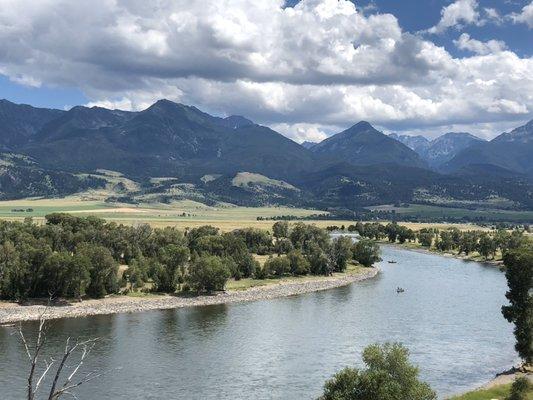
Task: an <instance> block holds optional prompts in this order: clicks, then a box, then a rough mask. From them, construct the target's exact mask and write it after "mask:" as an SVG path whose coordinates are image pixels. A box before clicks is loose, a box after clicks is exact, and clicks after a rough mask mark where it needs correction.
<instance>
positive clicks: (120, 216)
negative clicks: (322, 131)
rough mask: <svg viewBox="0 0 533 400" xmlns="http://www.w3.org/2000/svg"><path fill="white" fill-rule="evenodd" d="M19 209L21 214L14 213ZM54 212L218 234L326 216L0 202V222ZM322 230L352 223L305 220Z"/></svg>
mask: <svg viewBox="0 0 533 400" xmlns="http://www.w3.org/2000/svg"><path fill="white" fill-rule="evenodd" d="M14 210H22V211H14ZM55 212H66V213H72V214H75V215H79V216H82V215H94V216H98V217H100V218H105V219H106V220H108V221H114V222H117V223H122V224H125V225H136V224H141V223H147V224H150V225H151V226H153V227H165V226H173V227H177V228H180V229H184V228H195V227H198V226H202V225H213V226H216V227H217V228H219V229H220V230H221V231H224V232H228V231H232V230H234V229H238V228H246V227H254V228H262V229H271V227H272V224H273V223H274V221H272V220H270V219H267V220H258V219H257V218H259V217H260V218H273V217H279V216H283V215H292V216H296V217H309V216H312V215H319V214H327V212H325V211H319V210H312V209H304V208H295V207H282V206H271V207H240V206H235V205H232V204H227V203H219V204H217V205H216V206H208V205H205V204H203V203H200V202H196V201H192V200H180V201H173V202H171V203H168V204H164V203H159V202H146V203H140V204H135V205H133V204H125V203H109V202H105V201H104V200H103V198H100V197H99V196H95V195H92V196H87V195H84V196H79V195H75V196H69V197H64V198H46V199H42V198H35V199H22V200H10V201H0V219H6V220H19V221H20V220H23V219H24V218H26V217H31V218H33V220H34V221H35V222H40V221H44V216H45V215H47V214H50V213H55ZM304 222H306V223H313V224H315V225H317V226H319V227H321V228H325V227H327V226H331V225H337V226H342V225H344V226H346V227H347V226H348V225H350V224H353V223H354V221H353V220H328V219H319V220H313V219H306V220H305V221H304ZM402 225H405V226H407V227H408V228H411V229H413V230H418V229H421V228H424V227H435V228H446V227H450V226H452V224H449V223H418V222H402ZM453 226H455V227H457V228H459V229H461V230H469V229H482V228H480V227H479V226H476V225H474V224H470V223H461V224H453Z"/></svg>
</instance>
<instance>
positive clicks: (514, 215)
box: [371, 204, 533, 223]
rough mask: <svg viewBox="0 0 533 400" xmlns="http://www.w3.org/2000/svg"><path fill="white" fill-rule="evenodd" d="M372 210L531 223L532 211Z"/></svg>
mask: <svg viewBox="0 0 533 400" xmlns="http://www.w3.org/2000/svg"><path fill="white" fill-rule="evenodd" d="M371 209H373V210H382V211H393V210H394V211H396V213H397V214H400V215H405V216H414V217H420V218H444V217H448V218H458V219H460V218H464V217H468V218H470V219H472V218H477V217H479V218H484V219H485V220H490V221H493V222H498V221H505V222H517V223H518V222H533V211H510V210H509V211H508V210H490V209H487V210H468V209H464V208H448V207H439V206H426V205H420V204H412V205H410V206H409V207H394V206H391V205H383V206H378V207H371Z"/></svg>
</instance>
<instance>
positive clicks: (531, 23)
mask: <svg viewBox="0 0 533 400" xmlns="http://www.w3.org/2000/svg"><path fill="white" fill-rule="evenodd" d="M510 17H511V20H512V21H513V22H514V23H516V24H520V23H521V24H526V25H527V26H528V28H529V29H533V1H532V2H531V3H529V4H528V5H527V6H525V7H524V8H522V11H521V12H520V13H513V14H511V15H510Z"/></svg>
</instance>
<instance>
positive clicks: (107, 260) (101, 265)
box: [76, 243, 118, 297]
mask: <svg viewBox="0 0 533 400" xmlns="http://www.w3.org/2000/svg"><path fill="white" fill-rule="evenodd" d="M76 254H78V255H79V256H80V257H86V258H87V259H88V260H89V262H90V265H91V268H90V271H89V273H90V276H91V281H90V283H89V285H88V287H87V294H88V295H90V296H91V297H103V296H105V295H106V294H108V293H115V292H116V291H117V290H118V276H117V274H118V263H117V262H116V261H115V260H114V259H113V257H112V256H111V252H110V251H109V250H108V249H106V248H105V247H103V246H99V245H95V244H91V243H82V244H80V245H79V246H78V247H76Z"/></svg>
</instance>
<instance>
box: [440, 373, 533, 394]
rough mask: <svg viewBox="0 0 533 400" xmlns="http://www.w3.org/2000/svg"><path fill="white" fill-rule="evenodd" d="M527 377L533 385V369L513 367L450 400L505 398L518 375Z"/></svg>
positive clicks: (531, 392)
mask: <svg viewBox="0 0 533 400" xmlns="http://www.w3.org/2000/svg"><path fill="white" fill-rule="evenodd" d="M522 376H524V377H526V378H527V379H528V380H529V382H530V383H531V385H533V371H531V369H528V370H520V369H515V368H513V369H511V370H509V371H506V372H503V373H501V374H498V375H497V376H496V377H495V378H494V379H492V380H491V381H490V382H488V383H486V384H485V385H483V386H481V387H480V388H479V389H476V390H474V391H472V392H468V393H465V394H462V395H459V396H454V397H451V398H450V399H449V400H504V399H506V398H507V396H508V395H509V393H510V389H511V385H512V383H513V382H514V381H515V379H516V378H518V377H522ZM530 398H531V399H533V389H532V390H531V391H530V392H529V393H528V399H530Z"/></svg>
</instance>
